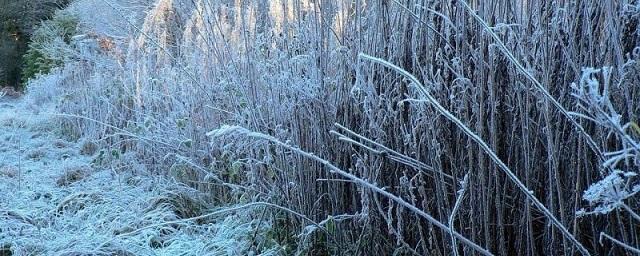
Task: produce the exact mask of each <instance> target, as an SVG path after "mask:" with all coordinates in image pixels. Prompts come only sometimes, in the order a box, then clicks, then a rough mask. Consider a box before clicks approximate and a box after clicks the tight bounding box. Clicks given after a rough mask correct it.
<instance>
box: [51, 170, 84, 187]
mask: <svg viewBox="0 0 640 256" xmlns="http://www.w3.org/2000/svg"><path fill="white" fill-rule="evenodd" d="M90 175H91V167H89V166H87V165H80V166H71V167H67V168H65V169H64V171H63V173H62V175H61V176H60V177H58V179H57V180H56V185H57V186H58V187H64V186H69V185H71V184H73V183H76V182H79V181H82V180H83V179H86V178H87V177H89V176H90Z"/></svg>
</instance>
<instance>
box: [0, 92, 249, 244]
mask: <svg viewBox="0 0 640 256" xmlns="http://www.w3.org/2000/svg"><path fill="white" fill-rule="evenodd" d="M56 118H60V116H58V115H56V114H54V108H53V107H42V108H36V107H32V106H29V104H26V103H25V102H24V101H23V100H9V99H0V255H87V254H91V255H234V254H246V253H248V252H249V251H251V247H252V244H253V243H255V241H253V240H255V239H256V237H255V235H254V233H255V232H254V230H255V228H256V227H257V226H258V221H251V220H248V218H246V217H243V216H238V215H236V214H235V213H234V212H231V213H225V214H221V215H220V216H217V215H216V216H215V218H206V219H198V220H189V219H188V218H190V217H194V216H196V215H199V214H203V213H205V212H207V211H208V209H213V208H212V207H210V206H208V205H203V203H202V202H203V200H198V196H199V194H198V193H197V192H195V191H192V190H189V189H187V188H185V187H183V186H179V185H178V184H176V183H175V182H173V181H170V180H167V179H164V178H159V177H158V176H152V175H143V174H144V172H145V170H144V167H143V166H140V165H138V164H136V162H135V159H123V160H122V162H123V164H124V165H123V166H125V167H128V168H121V169H120V170H116V169H113V168H112V169H103V168H96V167H94V165H92V161H93V160H94V159H95V154H97V153H96V151H97V150H98V149H96V148H94V147H95V145H93V144H91V143H89V142H86V141H83V140H82V139H80V140H72V139H69V138H67V137H65V136H64V133H63V132H62V131H61V129H60V128H59V127H57V122H56V121H55V120H56ZM136 172H137V173H136ZM146 177H154V178H146ZM196 223H197V224H196Z"/></svg>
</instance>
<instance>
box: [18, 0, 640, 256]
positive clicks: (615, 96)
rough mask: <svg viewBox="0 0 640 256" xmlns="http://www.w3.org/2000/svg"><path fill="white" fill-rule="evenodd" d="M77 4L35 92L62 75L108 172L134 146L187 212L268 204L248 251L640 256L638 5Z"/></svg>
mask: <svg viewBox="0 0 640 256" xmlns="http://www.w3.org/2000/svg"><path fill="white" fill-rule="evenodd" d="M65 13H69V14H72V15H71V16H60V18H62V20H61V21H63V22H61V23H56V19H55V18H54V20H52V21H51V22H52V23H51V24H57V25H55V26H54V27H57V28H64V29H62V30H56V29H48V30H43V31H46V32H45V33H44V34H46V35H47V38H57V39H54V40H53V41H42V42H44V43H43V44H42V45H40V46H38V45H34V47H35V49H40V50H39V51H37V52H32V55H28V56H30V57H28V58H27V59H34V60H38V59H39V58H40V57H42V56H45V57H47V58H45V59H48V60H53V62H52V63H54V64H53V65H50V63H49V62H45V65H44V66H46V67H53V66H56V67H59V68H58V69H55V70H52V72H50V74H48V75H46V76H41V77H37V78H36V79H33V81H32V84H33V85H34V86H33V87H32V88H34V89H33V91H35V92H37V91H38V89H37V88H39V87H38V86H37V85H42V84H52V83H53V84H56V87H55V90H54V91H55V93H54V95H55V97H57V98H59V101H57V110H58V111H59V112H60V119H59V126H60V127H62V128H61V130H62V131H64V134H65V136H69V137H70V138H74V139H80V140H82V139H85V140H90V141H96V142H97V145H95V147H96V148H97V149H96V150H95V151H96V154H95V156H94V158H93V160H92V161H93V163H94V165H96V166H99V167H100V168H116V169H123V170H126V169H127V166H126V165H123V161H122V160H121V157H122V156H124V155H128V156H132V157H133V158H135V159H139V162H140V164H141V165H143V166H145V168H148V169H149V170H151V171H150V172H149V173H148V175H152V176H153V177H163V178H169V179H172V180H174V181H175V182H177V183H179V184H182V185H184V186H187V187H189V188H190V189H192V190H193V191H197V193H198V194H199V195H200V196H201V197H198V199H197V200H195V201H194V200H186V199H184V198H183V197H180V196H172V197H167V198H166V199H164V200H165V201H160V202H158V203H159V204H161V203H165V202H167V200H168V201H171V202H180V204H181V205H182V206H186V207H182V208H183V209H189V210H185V211H182V212H180V213H176V216H177V218H179V219H184V220H189V221H194V223H196V224H198V222H197V221H199V220H201V219H200V217H202V218H205V219H206V218H208V217H210V216H209V215H208V213H209V212H210V211H208V210H210V209H209V207H210V205H216V206H225V207H229V208H230V209H236V208H237V207H240V208H242V207H245V206H252V205H254V204H259V205H261V206H264V207H263V208H260V210H257V211H248V212H246V214H248V215H250V216H252V217H253V218H255V219H257V220H259V222H258V224H257V226H259V227H262V226H261V224H262V223H266V227H267V228H265V229H255V230H254V231H253V232H255V234H256V235H254V236H258V235H257V234H260V236H261V237H263V238H264V239H263V241H265V242H263V243H262V244H261V245H260V246H255V245H247V246H248V247H247V248H248V249H246V250H247V251H253V252H255V253H258V254H259V253H276V254H286V255H289V254H302V255H370V254H371V253H372V252H375V253H376V254H383V255H387V254H388V255H448V254H453V255H460V254H463V255H475V254H483V255H491V254H496V255H575V254H582V255H590V254H594V255H632V254H634V253H639V252H640V249H638V248H640V240H639V239H640V226H639V225H640V217H639V216H640V215H639V214H638V213H637V211H638V209H639V208H640V204H639V203H638V200H637V193H638V192H639V191H640V184H639V183H638V178H637V177H638V176H637V175H638V168H639V167H640V134H639V133H638V132H637V131H638V130H640V128H638V125H637V122H638V120H637V118H638V115H639V113H640V86H638V85H639V84H640V64H639V63H640V62H639V61H640V45H639V40H640V27H639V26H638V25H639V21H640V2H639V1H637V0H620V1H596V0H586V1H571V0H567V1H542V0H527V1H520V0H486V1H469V0H466V1H465V0H455V1H432V0H392V1H386V0H356V1H331V0H322V1H311V0H309V1H307V0H270V1H266V0H251V1H232V0H223V1H220V0H198V1H191V0H109V1H102V0H76V1H74V2H73V3H72V4H71V5H70V6H69V7H68V8H66V9H65ZM64 17H67V18H64ZM69 17H73V18H69ZM76 22H77V26H76ZM46 27H47V26H43V28H46ZM72 27H77V30H72V29H67V28H72ZM51 31H57V32H55V33H50V32H51ZM74 33H75V34H77V35H73V36H72V34H74ZM50 35H56V36H54V37H51V36H50ZM49 45H54V46H55V47H54V50H53V51H50V49H49V47H47V46H49ZM57 45H61V46H62V47H57ZM52 53H56V54H58V53H59V54H60V55H56V54H52ZM37 54H41V56H40V55H37ZM51 56H56V57H51ZM57 56H63V57H57ZM31 63H37V64H34V65H33V66H34V67H38V68H37V69H36V70H37V71H38V72H40V71H46V70H48V69H49V68H40V64H39V63H41V62H39V61H32V62H31ZM25 72H28V74H35V73H37V72H32V71H25ZM44 81H47V82H46V83H45V82H44ZM203 202H206V204H203ZM198 216H200V217H198ZM249 232H250V233H251V231H249Z"/></svg>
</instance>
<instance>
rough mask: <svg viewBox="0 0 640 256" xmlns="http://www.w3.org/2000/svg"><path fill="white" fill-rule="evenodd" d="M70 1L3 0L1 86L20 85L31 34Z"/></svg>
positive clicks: (0, 16)
mask: <svg viewBox="0 0 640 256" xmlns="http://www.w3.org/2000/svg"><path fill="white" fill-rule="evenodd" d="M68 3H69V0H0V6H2V8H0V86H7V85H8V86H13V87H20V86H21V85H20V81H21V70H22V66H23V61H22V59H23V55H24V54H25V52H26V51H27V49H28V47H27V45H28V43H29V40H30V36H31V35H32V33H33V31H34V27H36V26H37V25H38V24H39V23H40V22H41V21H42V20H46V19H48V18H50V17H51V16H52V15H53V14H54V13H55V11H56V10H57V9H60V8H62V7H64V6H65V5H67V4H68Z"/></svg>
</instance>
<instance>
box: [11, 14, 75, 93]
mask: <svg viewBox="0 0 640 256" xmlns="http://www.w3.org/2000/svg"><path fill="white" fill-rule="evenodd" d="M77 26H78V19H77V17H75V16H74V15H71V14H69V13H66V12H64V11H61V12H58V13H57V14H56V15H55V16H54V17H53V19H51V20H48V21H44V22H42V23H41V24H40V26H38V28H37V29H36V30H35V31H34V34H33V36H32V37H31V42H30V43H29V48H28V50H27V53H26V54H25V55H24V57H23V59H24V60H23V61H24V66H23V70H22V82H24V83H26V82H27V81H29V79H32V78H34V77H36V75H38V74H47V73H49V72H50V71H51V69H52V68H55V67H59V66H62V64H63V63H64V61H65V59H67V58H69V57H70V54H69V51H70V49H71V45H70V43H71V37H72V36H73V35H74V34H75V33H76V30H77Z"/></svg>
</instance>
